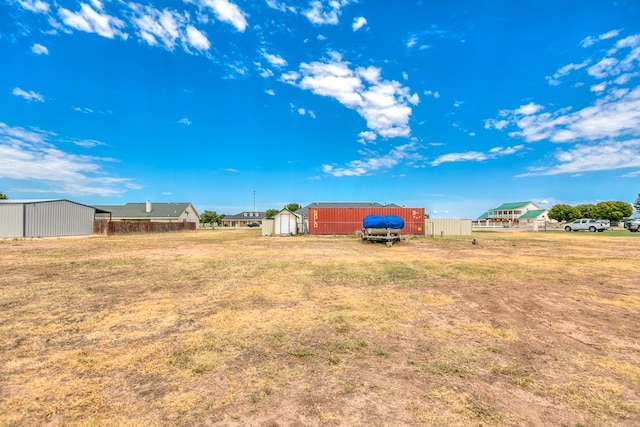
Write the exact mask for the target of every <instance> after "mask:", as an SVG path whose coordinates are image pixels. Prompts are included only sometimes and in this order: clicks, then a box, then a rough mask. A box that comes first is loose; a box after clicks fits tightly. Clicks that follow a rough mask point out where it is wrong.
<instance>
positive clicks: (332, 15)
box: [303, 0, 351, 25]
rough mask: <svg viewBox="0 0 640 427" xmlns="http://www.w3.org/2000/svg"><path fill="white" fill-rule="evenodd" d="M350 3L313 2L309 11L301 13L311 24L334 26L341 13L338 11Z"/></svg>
mask: <svg viewBox="0 0 640 427" xmlns="http://www.w3.org/2000/svg"><path fill="white" fill-rule="evenodd" d="M350 2H351V1H350V0H313V1H312V2H311V9H308V10H306V11H304V12H303V13H304V16H306V17H307V19H309V21H311V22H312V23H313V24H331V25H336V24H337V23H338V17H339V16H340V13H341V11H340V9H342V8H343V7H344V6H346V5H348V4H349V3H350Z"/></svg>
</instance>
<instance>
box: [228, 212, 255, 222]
mask: <svg viewBox="0 0 640 427" xmlns="http://www.w3.org/2000/svg"><path fill="white" fill-rule="evenodd" d="M256 219H258V220H260V219H264V212H256V211H246V212H240V213H238V214H234V215H225V216H224V218H223V221H229V220H246V221H254V220H256Z"/></svg>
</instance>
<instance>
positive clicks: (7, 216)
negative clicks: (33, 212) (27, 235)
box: [0, 203, 24, 238]
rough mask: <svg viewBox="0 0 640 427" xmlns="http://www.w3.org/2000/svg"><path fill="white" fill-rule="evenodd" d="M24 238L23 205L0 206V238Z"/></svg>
mask: <svg viewBox="0 0 640 427" xmlns="http://www.w3.org/2000/svg"><path fill="white" fill-rule="evenodd" d="M3 237H4V238H14V237H24V205H23V204H22V203H15V204H0V238H3Z"/></svg>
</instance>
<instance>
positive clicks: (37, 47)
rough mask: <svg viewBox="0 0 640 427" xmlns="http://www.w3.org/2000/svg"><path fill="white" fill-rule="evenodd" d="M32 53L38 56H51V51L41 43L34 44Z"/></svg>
mask: <svg viewBox="0 0 640 427" xmlns="http://www.w3.org/2000/svg"><path fill="white" fill-rule="evenodd" d="M31 52H33V53H35V54H36V55H49V49H47V48H46V47H45V46H43V45H41V44H40V43H34V44H33V46H31Z"/></svg>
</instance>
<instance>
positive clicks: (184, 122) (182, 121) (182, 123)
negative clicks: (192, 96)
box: [178, 117, 191, 126]
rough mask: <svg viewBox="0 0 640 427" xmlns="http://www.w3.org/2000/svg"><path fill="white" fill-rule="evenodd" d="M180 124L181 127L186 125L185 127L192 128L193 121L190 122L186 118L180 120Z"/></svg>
mask: <svg viewBox="0 0 640 427" xmlns="http://www.w3.org/2000/svg"><path fill="white" fill-rule="evenodd" d="M178 123H180V124H181V125H185V126H191V120H189V119H188V118H186V117H183V118H181V119H180V120H178Z"/></svg>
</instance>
